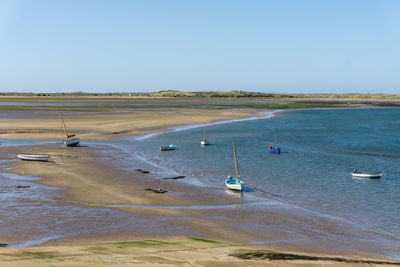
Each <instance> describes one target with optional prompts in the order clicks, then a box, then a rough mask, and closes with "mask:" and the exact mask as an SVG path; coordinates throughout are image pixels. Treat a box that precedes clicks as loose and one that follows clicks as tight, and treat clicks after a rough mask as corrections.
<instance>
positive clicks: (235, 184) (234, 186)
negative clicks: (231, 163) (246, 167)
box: [225, 141, 244, 191]
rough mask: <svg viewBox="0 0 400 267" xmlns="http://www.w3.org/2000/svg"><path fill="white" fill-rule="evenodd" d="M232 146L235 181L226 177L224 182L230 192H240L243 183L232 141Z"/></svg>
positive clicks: (230, 177)
mask: <svg viewBox="0 0 400 267" xmlns="http://www.w3.org/2000/svg"><path fill="white" fill-rule="evenodd" d="M232 146H233V158H234V160H235V170H236V179H235V178H233V177H232V176H228V179H226V180H225V185H226V187H227V188H229V189H231V190H236V191H242V190H243V187H244V182H243V181H242V179H241V178H240V174H239V166H238V162H237V158H236V148H235V143H234V142H233V141H232Z"/></svg>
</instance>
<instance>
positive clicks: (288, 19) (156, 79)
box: [0, 0, 400, 93]
mask: <svg viewBox="0 0 400 267" xmlns="http://www.w3.org/2000/svg"><path fill="white" fill-rule="evenodd" d="M163 89H178V90H186V91H195V90H238V89H242V90H248V91H263V92H281V93H329V92H336V93H346V92H361V93H400V1H397V0H375V1H369V0H359V1H356V0H353V1H352V0H343V1H340V0H335V1H333V0H331V1H324V0H318V1H317V0H316V1H311V0H310V1H308V0H304V1H301V0H291V1H290V0H279V1H278V0H274V1H267V0H264V1H256V0H254V1H252V0H249V1H246V0H242V1H235V0H227V1H223V0H219V1H218V0H210V1H207V0H202V1H191V0H181V1H174V0H158V1H157V0H141V1H134V0H126V1H123V0H104V1H102V0H77V1H74V0H72V1H71V0H69V1H67V0H65V1H61V0H57V1H54V0H48V1H45V0H0V91H3V92H4V91H19V92H71V91H79V90H80V91H86V92H124V91H125V92H128V91H158V90H163Z"/></svg>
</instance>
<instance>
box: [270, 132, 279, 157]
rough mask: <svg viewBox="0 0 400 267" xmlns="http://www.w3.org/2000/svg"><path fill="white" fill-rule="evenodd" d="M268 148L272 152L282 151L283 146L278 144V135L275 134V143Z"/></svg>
mask: <svg viewBox="0 0 400 267" xmlns="http://www.w3.org/2000/svg"><path fill="white" fill-rule="evenodd" d="M268 150H269V152H271V153H277V154H279V153H281V148H280V147H279V146H277V145H276V135H275V145H268Z"/></svg>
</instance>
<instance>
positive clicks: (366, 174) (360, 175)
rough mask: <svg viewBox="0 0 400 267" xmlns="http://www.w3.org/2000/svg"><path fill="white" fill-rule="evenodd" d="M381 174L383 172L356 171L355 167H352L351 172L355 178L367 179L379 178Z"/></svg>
mask: <svg viewBox="0 0 400 267" xmlns="http://www.w3.org/2000/svg"><path fill="white" fill-rule="evenodd" d="M382 175H383V172H382V171H381V172H374V173H371V172H358V170H357V169H354V170H353V172H352V173H351V176H353V177H356V178H367V179H380V178H381V177H382Z"/></svg>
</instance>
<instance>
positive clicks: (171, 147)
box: [160, 124, 175, 151]
mask: <svg viewBox="0 0 400 267" xmlns="http://www.w3.org/2000/svg"><path fill="white" fill-rule="evenodd" d="M160 150H161V151H170V150H175V145H174V144H170V145H168V146H166V145H165V124H164V129H163V145H162V146H160Z"/></svg>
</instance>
